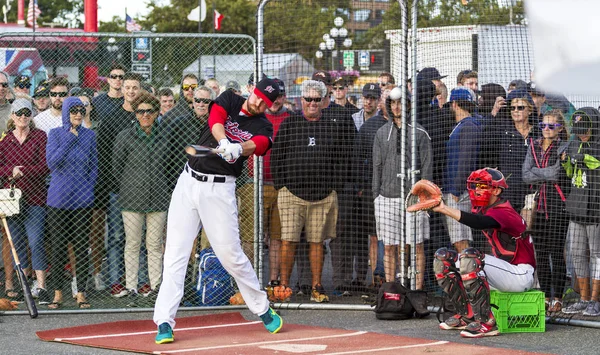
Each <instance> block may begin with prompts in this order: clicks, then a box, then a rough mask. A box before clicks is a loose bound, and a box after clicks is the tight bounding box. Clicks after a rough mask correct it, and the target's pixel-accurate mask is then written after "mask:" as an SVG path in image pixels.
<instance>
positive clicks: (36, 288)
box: [30, 279, 40, 298]
mask: <svg viewBox="0 0 600 355" xmlns="http://www.w3.org/2000/svg"><path fill="white" fill-rule="evenodd" d="M30 290H31V295H32V296H33V298H38V297H39V296H40V285H39V283H38V280H37V279H36V280H33V282H32V283H31V287H30Z"/></svg>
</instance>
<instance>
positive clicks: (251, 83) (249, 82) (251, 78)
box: [248, 73, 267, 85]
mask: <svg viewBox="0 0 600 355" xmlns="http://www.w3.org/2000/svg"><path fill="white" fill-rule="evenodd" d="M262 78H263V79H266V78H267V75H266V74H265V73H263V75H262ZM248 85H254V73H252V74H250V77H249V78H248Z"/></svg>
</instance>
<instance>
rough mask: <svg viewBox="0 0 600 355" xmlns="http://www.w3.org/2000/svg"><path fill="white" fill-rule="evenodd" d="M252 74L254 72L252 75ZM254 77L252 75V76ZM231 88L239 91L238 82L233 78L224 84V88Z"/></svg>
mask: <svg viewBox="0 0 600 355" xmlns="http://www.w3.org/2000/svg"><path fill="white" fill-rule="evenodd" d="M252 76H254V74H253V75H252ZM252 79H254V77H253V78H252ZM229 89H233V90H235V91H240V84H239V83H238V82H237V81H235V80H229V81H228V82H227V84H225V90H229Z"/></svg>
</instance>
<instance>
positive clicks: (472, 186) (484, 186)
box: [467, 182, 492, 190]
mask: <svg viewBox="0 0 600 355" xmlns="http://www.w3.org/2000/svg"><path fill="white" fill-rule="evenodd" d="M467 188H468V189H469V190H477V189H479V190H489V189H491V188H492V187H491V186H490V185H488V184H484V183H481V182H469V183H467Z"/></svg>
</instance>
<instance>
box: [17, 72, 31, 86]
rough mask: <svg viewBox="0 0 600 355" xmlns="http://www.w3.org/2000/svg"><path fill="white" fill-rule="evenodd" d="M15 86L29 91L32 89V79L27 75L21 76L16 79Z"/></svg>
mask: <svg viewBox="0 0 600 355" xmlns="http://www.w3.org/2000/svg"><path fill="white" fill-rule="evenodd" d="M13 84H14V86H15V87H20V88H28V89H29V88H30V87H31V79H29V77H28V76H27V75H19V76H17V77H16V78H15V81H14V83H13Z"/></svg>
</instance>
